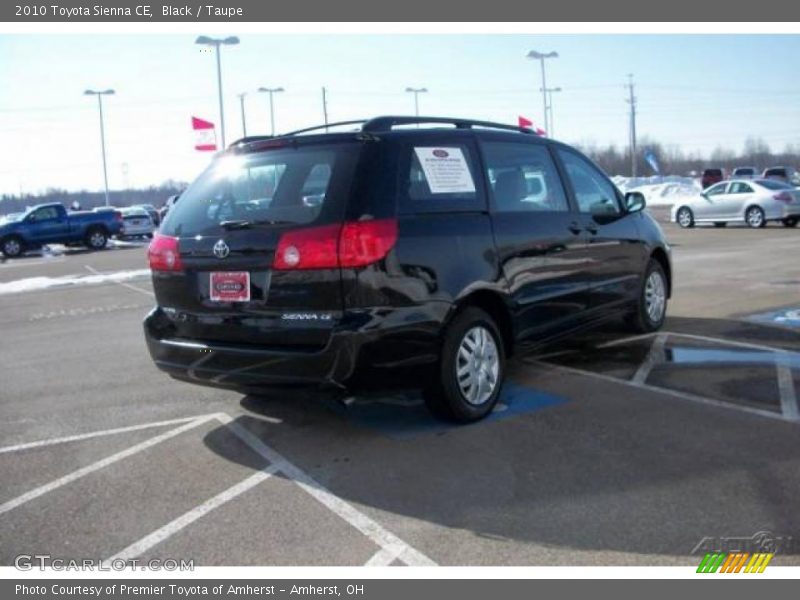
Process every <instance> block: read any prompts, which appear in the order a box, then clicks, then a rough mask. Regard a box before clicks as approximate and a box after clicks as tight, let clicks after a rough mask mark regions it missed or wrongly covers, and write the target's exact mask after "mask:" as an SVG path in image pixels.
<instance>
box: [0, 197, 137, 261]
mask: <svg viewBox="0 0 800 600" xmlns="http://www.w3.org/2000/svg"><path fill="white" fill-rule="evenodd" d="M121 227H122V215H120V214H119V213H118V212H116V211H104V212H89V211H85V212H69V213H68V212H67V210H66V209H65V208H64V207H63V206H62V205H61V204H58V203H54V204H39V205H37V206H34V207H33V208H31V209H30V210H28V211H27V212H25V213H23V214H21V215H19V216H18V217H17V218H15V219H12V220H5V221H3V222H2V223H0V251H2V252H3V255H4V256H6V257H8V258H13V257H17V256H19V255H20V254H22V253H23V252H25V251H26V250H32V249H35V248H39V247H41V246H44V245H45V244H66V245H79V244H83V245H85V246H87V247H88V248H91V249H92V250H100V249H102V248H105V246H106V243H107V242H108V238H109V237H110V236H112V235H116V234H117V233H119V231H120V229H121Z"/></svg>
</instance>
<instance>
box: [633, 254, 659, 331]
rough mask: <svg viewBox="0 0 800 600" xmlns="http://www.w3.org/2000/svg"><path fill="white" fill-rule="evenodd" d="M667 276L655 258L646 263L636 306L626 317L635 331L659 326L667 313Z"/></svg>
mask: <svg viewBox="0 0 800 600" xmlns="http://www.w3.org/2000/svg"><path fill="white" fill-rule="evenodd" d="M667 289H668V283H667V277H666V275H665V274H664V268H663V267H662V266H661V263H659V262H658V261H657V260H655V259H650V263H649V264H648V265H647V270H646V271H645V275H644V279H643V281H642V287H641V290H640V291H639V299H638V301H637V303H636V308H635V309H634V311H633V313H632V314H631V315H630V317H629V318H628V325H629V327H630V329H632V330H633V331H634V332H635V333H650V332H652V331H656V330H658V329H660V328H661V326H662V325H663V324H664V319H665V318H666V315H667Z"/></svg>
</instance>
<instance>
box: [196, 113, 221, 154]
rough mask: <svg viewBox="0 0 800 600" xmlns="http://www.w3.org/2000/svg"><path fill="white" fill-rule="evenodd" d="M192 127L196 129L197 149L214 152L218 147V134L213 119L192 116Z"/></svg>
mask: <svg viewBox="0 0 800 600" xmlns="http://www.w3.org/2000/svg"><path fill="white" fill-rule="evenodd" d="M192 129H194V134H195V141H194V149H195V150H200V151H201V152H213V151H215V150H216V149H217V134H216V132H215V131H214V124H213V123H212V122H211V121H206V120H204V119H198V118H197V117H192Z"/></svg>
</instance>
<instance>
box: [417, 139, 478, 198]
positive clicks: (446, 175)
mask: <svg viewBox="0 0 800 600" xmlns="http://www.w3.org/2000/svg"><path fill="white" fill-rule="evenodd" d="M414 152H416V154H417V158H418V159H419V163H420V165H421V166H422V171H423V173H425V179H427V180H428V186H429V187H430V188H431V193H433V194H458V193H470V192H474V191H475V183H474V182H473V181H472V174H471V173H470V172H469V165H468V164H467V159H466V158H465V157H464V153H463V152H462V151H461V148H414Z"/></svg>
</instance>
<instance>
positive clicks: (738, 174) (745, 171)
mask: <svg viewBox="0 0 800 600" xmlns="http://www.w3.org/2000/svg"><path fill="white" fill-rule="evenodd" d="M756 177H758V169H756V168H755V167H736V168H735V169H734V170H733V172H732V173H731V179H755V178H756Z"/></svg>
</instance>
